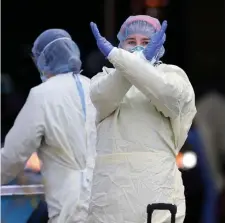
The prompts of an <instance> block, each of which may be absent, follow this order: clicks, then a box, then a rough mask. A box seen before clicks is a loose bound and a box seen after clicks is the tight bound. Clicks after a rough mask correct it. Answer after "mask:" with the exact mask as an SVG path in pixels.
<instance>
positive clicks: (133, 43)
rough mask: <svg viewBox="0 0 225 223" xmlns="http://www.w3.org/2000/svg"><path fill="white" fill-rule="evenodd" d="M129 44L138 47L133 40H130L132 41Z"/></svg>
mask: <svg viewBox="0 0 225 223" xmlns="http://www.w3.org/2000/svg"><path fill="white" fill-rule="evenodd" d="M127 43H128V44H129V45H136V42H135V41H133V40H130V41H128V42H127Z"/></svg>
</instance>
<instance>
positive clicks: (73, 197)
mask: <svg viewBox="0 0 225 223" xmlns="http://www.w3.org/2000/svg"><path fill="white" fill-rule="evenodd" d="M32 54H33V59H34V61H35V64H36V66H37V68H38V70H39V71H40V73H41V79H42V81H43V83H42V84H40V85H38V86H37V87H34V88H32V89H31V91H30V93H29V96H28V98H27V101H26V103H25V105H24V107H23V108H22V110H21V111H20V113H19V115H18V116H17V118H16V121H15V123H14V125H13V127H12V129H11V130H10V131H9V133H8V134H7V136H6V139H5V144H4V148H3V149H2V151H1V165H2V168H1V179H2V181H1V183H2V184H6V183H7V182H9V181H10V180H11V179H13V178H14V177H15V176H16V175H17V174H18V173H19V172H20V171H21V170H23V168H24V166H25V163H26V161H27V160H28V158H29V157H30V156H31V154H32V153H34V152H36V151H37V153H38V156H39V158H40V160H41V162H42V168H41V173H42V175H43V178H44V188H45V196H46V201H47V204H48V212H49V222H50V223H74V222H79V223H80V222H85V221H86V220H87V219H86V217H87V211H88V205H89V198H90V189H91V181H92V174H93V168H94V159H95V140H96V128H95V111H96V110H95V108H94V106H93V105H92V103H91V100H90V97H89V88H90V80H89V79H88V78H86V77H84V76H82V75H81V74H80V69H81V61H80V51H79V49H78V46H77V45H76V44H75V42H74V41H73V40H72V39H71V36H70V35H69V34H68V33H67V32H66V31H64V30H61V29H49V30H47V31H45V32H43V33H42V34H41V35H40V36H39V37H38V38H37V39H36V41H35V42H34V45H33V48H32Z"/></svg>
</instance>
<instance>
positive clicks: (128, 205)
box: [88, 16, 196, 223]
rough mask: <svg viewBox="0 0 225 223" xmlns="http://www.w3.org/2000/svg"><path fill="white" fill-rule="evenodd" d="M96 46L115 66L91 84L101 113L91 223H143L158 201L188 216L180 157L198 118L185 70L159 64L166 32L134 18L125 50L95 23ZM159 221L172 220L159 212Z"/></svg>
mask: <svg viewBox="0 0 225 223" xmlns="http://www.w3.org/2000/svg"><path fill="white" fill-rule="evenodd" d="M91 28H92V32H93V34H94V36H95V39H96V41H97V45H98V48H99V49H100V51H101V52H102V53H103V54H104V56H106V57H107V59H108V60H109V61H110V62H111V63H112V64H113V65H114V67H115V69H108V68H106V67H103V72H102V73H99V74H97V75H96V76H95V77H94V78H93V79H92V80H91V92H90V97H91V100H92V102H93V104H94V106H95V107H96V109H97V125H98V128H97V129H98V130H97V133H98V135H97V137H98V140H97V148H96V149H97V159H96V166H95V170H94V177H93V184H92V185H93V186H92V197H91V203H90V210H89V217H88V223H103V222H104V223H106V222H107V223H144V222H146V221H147V220H146V219H147V214H146V207H147V205H148V204H152V203H171V204H175V205H176V206H177V215H176V222H177V223H181V222H183V220H184V218H185V197H184V187H183V182H182V178H181V173H180V171H179V170H178V168H177V166H176V155H177V154H178V152H179V150H180V149H181V147H182V146H183V144H184V142H185V140H186V138H187V133H188V131H189V129H190V126H191V124H192V120H193V118H194V116H195V114H196V108H195V95H194V91H193V88H192V85H191V83H190V82H189V79H188V77H187V75H186V74H185V72H184V71H183V70H182V69H181V68H179V67H177V66H174V65H167V64H163V63H160V62H159V59H160V58H161V57H162V56H163V53H164V48H163V43H164V42H165V30H166V28H167V22H166V21H164V22H163V24H162V27H161V25H160V23H159V21H158V20H157V19H155V18H152V17H150V16H131V17H129V18H128V19H127V20H126V21H125V23H124V24H123V25H122V27H121V30H120V32H119V34H118V38H119V40H120V44H119V48H117V47H113V46H112V45H111V43H109V42H108V41H107V40H106V39H105V38H103V37H102V36H101V35H100V33H99V31H98V28H97V26H96V25H95V24H94V23H91ZM153 222H157V223H165V222H170V213H169V212H168V211H155V212H154V214H153Z"/></svg>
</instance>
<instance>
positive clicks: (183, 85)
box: [108, 47, 194, 119]
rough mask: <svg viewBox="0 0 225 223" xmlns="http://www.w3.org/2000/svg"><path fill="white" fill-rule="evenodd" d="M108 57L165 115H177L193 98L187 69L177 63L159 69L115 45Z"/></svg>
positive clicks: (172, 116) (173, 117) (170, 116)
mask: <svg viewBox="0 0 225 223" xmlns="http://www.w3.org/2000/svg"><path fill="white" fill-rule="evenodd" d="M108 59H109V61H110V62H111V63H112V64H113V65H114V66H115V68H116V69H117V70H119V71H121V73H122V74H123V75H124V77H125V78H126V79H127V80H128V81H129V82H130V83H131V84H133V85H134V86H135V87H137V88H138V89H139V90H140V91H141V92H142V93H143V94H145V96H146V97H147V98H149V100H151V102H152V103H153V104H154V105H155V106H156V108H157V109H158V110H159V111H160V112H162V113H163V114H164V116H166V117H169V118H171V119H176V118H177V117H178V116H179V115H180V113H181V112H182V111H181V110H182V109H183V108H184V107H186V105H187V107H188V104H189V103H190V102H191V101H192V100H193V97H194V92H193V88H192V86H191V84H190V82H189V81H188V78H187V79H186V78H184V76H186V74H185V72H184V71H183V70H182V69H181V68H179V67H177V66H173V65H171V66H169V65H166V67H165V68H166V69H164V70H160V69H157V68H155V67H154V66H152V65H151V64H150V63H149V62H148V61H147V60H145V59H143V58H140V57H138V56H136V55H134V54H132V53H130V52H127V51H125V50H123V49H118V48H116V47H115V48H114V49H113V50H112V51H111V53H110V54H109V56H108ZM187 112H188V111H187Z"/></svg>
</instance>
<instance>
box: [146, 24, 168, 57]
mask: <svg viewBox="0 0 225 223" xmlns="http://www.w3.org/2000/svg"><path fill="white" fill-rule="evenodd" d="M166 29H167V21H164V22H163V24H162V27H161V29H160V30H159V31H158V32H156V33H155V34H154V35H153V37H152V39H151V40H150V42H149V43H148V45H147V46H146V47H145V49H144V50H143V54H144V56H145V58H146V59H147V60H149V61H151V60H152V59H153V58H154V57H156V56H157V54H158V52H159V50H160V48H161V47H162V46H163V44H164V42H165V32H166Z"/></svg>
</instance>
